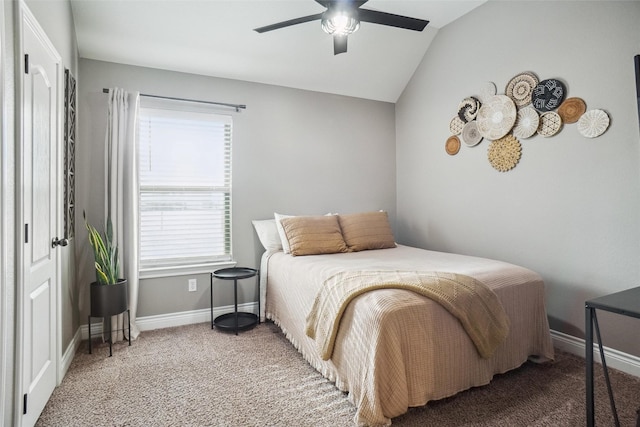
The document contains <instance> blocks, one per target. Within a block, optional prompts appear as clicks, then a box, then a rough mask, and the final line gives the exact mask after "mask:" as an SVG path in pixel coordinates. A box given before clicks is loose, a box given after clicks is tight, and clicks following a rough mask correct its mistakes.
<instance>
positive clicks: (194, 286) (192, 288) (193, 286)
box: [189, 279, 198, 292]
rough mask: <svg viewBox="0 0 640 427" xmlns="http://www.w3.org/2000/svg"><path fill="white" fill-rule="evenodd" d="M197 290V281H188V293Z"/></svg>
mask: <svg viewBox="0 0 640 427" xmlns="http://www.w3.org/2000/svg"><path fill="white" fill-rule="evenodd" d="M197 290H198V279H189V292H195V291H197Z"/></svg>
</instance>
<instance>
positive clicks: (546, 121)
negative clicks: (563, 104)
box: [538, 111, 562, 137]
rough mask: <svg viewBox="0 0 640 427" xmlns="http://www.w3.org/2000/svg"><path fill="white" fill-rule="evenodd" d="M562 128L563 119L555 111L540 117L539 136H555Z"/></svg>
mask: <svg viewBox="0 0 640 427" xmlns="http://www.w3.org/2000/svg"><path fill="white" fill-rule="evenodd" d="M561 127H562V119H561V118H560V114H558V113H556V112H555V111H549V112H548V113H544V114H541V115H540V124H539V125H538V134H539V135H542V136H545V137H547V136H553V135H555V134H556V133H558V131H559V130H560V128H561Z"/></svg>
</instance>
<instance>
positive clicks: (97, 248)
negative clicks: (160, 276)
mask: <svg viewBox="0 0 640 427" xmlns="http://www.w3.org/2000/svg"><path fill="white" fill-rule="evenodd" d="M83 216H84V222H85V225H86V227H87V231H88V232H89V243H90V244H91V248H92V249H93V256H94V260H95V270H96V281H95V282H93V283H91V289H90V298H91V317H107V318H108V317H110V316H114V315H116V314H120V313H122V312H124V311H125V310H127V308H128V289H127V280H126V279H123V278H120V277H119V276H120V261H119V260H118V247H117V245H115V244H114V242H113V225H112V223H111V218H107V221H106V227H105V230H104V233H103V234H100V232H98V230H96V228H95V227H93V226H92V225H90V224H89V223H88V222H87V216H86V213H84V212H83Z"/></svg>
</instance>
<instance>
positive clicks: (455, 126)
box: [449, 116, 464, 135]
mask: <svg viewBox="0 0 640 427" xmlns="http://www.w3.org/2000/svg"><path fill="white" fill-rule="evenodd" d="M463 127H464V122H463V121H462V119H460V117H458V116H455V117H454V118H453V119H451V122H449V130H450V131H451V133H452V134H454V135H460V132H462V128H463Z"/></svg>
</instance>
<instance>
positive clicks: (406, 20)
mask: <svg viewBox="0 0 640 427" xmlns="http://www.w3.org/2000/svg"><path fill="white" fill-rule="evenodd" d="M358 16H359V18H360V21H362V22H371V23H372V24H380V25H387V26H390V27H397V28H404V29H406V30H413V31H422V30H424V27H426V26H427V24H428V23H429V21H426V20H424V19H418V18H410V17H408V16H401V15H394V14H393V13H387V12H378V11H377V10H369V9H358Z"/></svg>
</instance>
